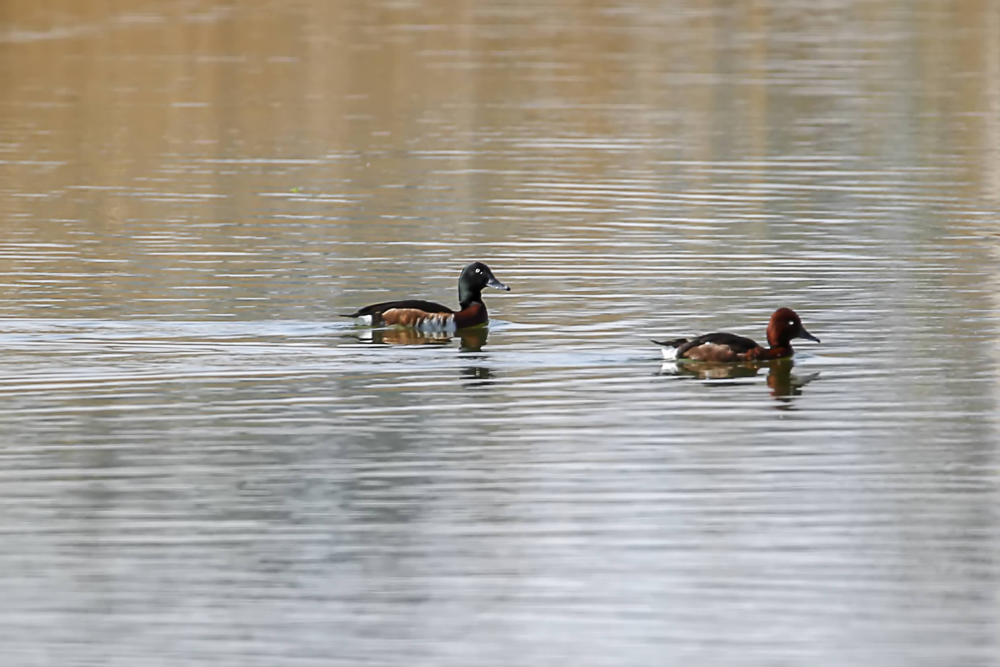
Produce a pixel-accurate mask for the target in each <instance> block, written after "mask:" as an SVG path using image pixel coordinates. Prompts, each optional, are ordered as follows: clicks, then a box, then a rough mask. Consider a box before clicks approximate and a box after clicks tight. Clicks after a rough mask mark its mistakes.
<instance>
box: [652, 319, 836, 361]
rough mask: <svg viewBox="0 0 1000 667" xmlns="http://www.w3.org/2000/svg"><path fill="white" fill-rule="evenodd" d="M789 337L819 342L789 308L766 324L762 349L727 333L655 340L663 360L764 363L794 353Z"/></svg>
mask: <svg viewBox="0 0 1000 667" xmlns="http://www.w3.org/2000/svg"><path fill="white" fill-rule="evenodd" d="M793 338H807V339H809V340H813V341H816V342H817V343H818V342H819V338H816V337H815V336H813V335H812V334H811V333H809V332H808V331H806V329H805V327H803V326H802V321H801V320H800V319H799V316H798V315H797V314H796V313H795V311H794V310H792V309H791V308H779V309H778V310H776V311H774V313H773V314H772V315H771V320H770V322H768V324H767V344H768V347H762V346H761V345H759V344H758V343H757V342H756V341H755V340H753V339H751V338H747V337H745V336H737V335H736V334H731V333H710V334H705V335H703V336H698V337H697V338H692V339H687V338H675V339H673V340H667V341H656V340H654V341H653V342H654V343H656V344H657V345H659V346H660V347H661V351H662V352H663V358H664V359H694V360H696V361H714V362H736V361H768V360H771V359H783V358H785V357H790V356H792V355H793V354H795V350H793V349H792V339H793Z"/></svg>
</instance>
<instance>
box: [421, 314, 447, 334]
mask: <svg viewBox="0 0 1000 667" xmlns="http://www.w3.org/2000/svg"><path fill="white" fill-rule="evenodd" d="M417 331H423V332H426V333H455V318H454V317H450V316H449V317H430V318H428V319H426V320H424V321H423V322H421V323H420V324H419V325H418V326H417Z"/></svg>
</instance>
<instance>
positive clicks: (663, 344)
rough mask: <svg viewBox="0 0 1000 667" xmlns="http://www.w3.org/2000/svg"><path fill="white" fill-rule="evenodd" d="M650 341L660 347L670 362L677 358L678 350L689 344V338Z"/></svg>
mask: <svg viewBox="0 0 1000 667" xmlns="http://www.w3.org/2000/svg"><path fill="white" fill-rule="evenodd" d="M650 340H651V341H652V342H654V343H656V344H657V345H659V346H660V352H662V353H663V358H664V359H666V360H668V361H670V360H673V359H676V358H677V348H679V347H680V346H681V345H683V344H684V343H686V342H688V339H687V338H674V339H673V340H653V339H652V338H650Z"/></svg>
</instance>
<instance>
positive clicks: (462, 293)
mask: <svg viewBox="0 0 1000 667" xmlns="http://www.w3.org/2000/svg"><path fill="white" fill-rule="evenodd" d="M484 287H493V288H495V289H502V290H506V291H508V292H509V291H510V288H509V287H507V286H506V285H504V284H503V283H502V282H500V281H499V280H497V279H496V278H495V277H494V276H493V272H492V271H490V267H488V266H486V265H485V264H483V263H482V262H473V263H472V264H469V265H468V266H467V267H465V269H464V270H463V271H462V275H461V276H460V277H459V279H458V298H459V310H457V311H456V310H452V309H451V308H449V307H448V306H444V305H441V304H440V303H435V302H433V301H422V300H419V299H405V300H402V301H386V302H384V303H376V304H372V305H370V306H365V307H364V308H361V309H359V310H357V311H355V312H353V313H350V314H348V315H344V317H354V318H357V319H360V320H361V322H362V323H363V324H371V325H373V326H399V327H406V328H410V329H417V330H418V331H426V332H444V333H453V332H455V331H458V330H460V329H467V328H469V327H475V326H479V325H482V324H486V323H487V322H489V314H488V313H487V311H486V304H484V303H483V288H484Z"/></svg>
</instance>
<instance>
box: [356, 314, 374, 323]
mask: <svg viewBox="0 0 1000 667" xmlns="http://www.w3.org/2000/svg"><path fill="white" fill-rule="evenodd" d="M358 321H359V322H361V324H371V323H372V316H371V315H362V316H361V317H359V318H358Z"/></svg>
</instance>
